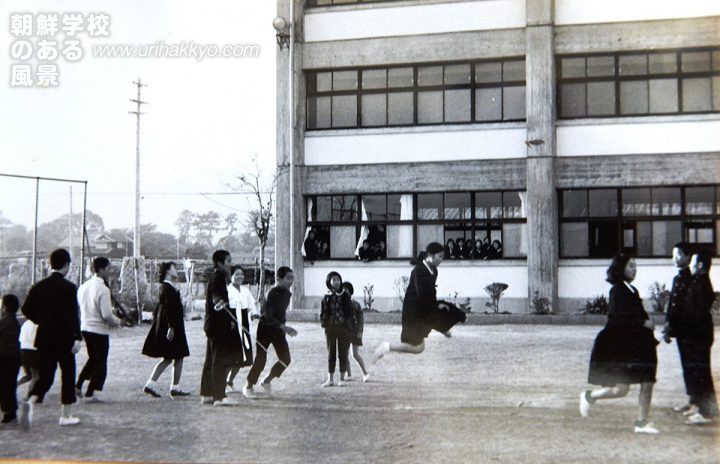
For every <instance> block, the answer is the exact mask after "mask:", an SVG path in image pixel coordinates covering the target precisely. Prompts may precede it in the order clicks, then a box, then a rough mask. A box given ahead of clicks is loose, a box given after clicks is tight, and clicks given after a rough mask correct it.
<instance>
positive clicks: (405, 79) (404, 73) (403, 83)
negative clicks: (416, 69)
mask: <svg viewBox="0 0 720 464" xmlns="http://www.w3.org/2000/svg"><path fill="white" fill-rule="evenodd" d="M414 83H415V78H414V77H413V68H390V69H388V87H412V86H413V84H414Z"/></svg>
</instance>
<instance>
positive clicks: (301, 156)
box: [270, 0, 305, 308]
mask: <svg viewBox="0 0 720 464" xmlns="http://www.w3.org/2000/svg"><path fill="white" fill-rule="evenodd" d="M291 1H292V2H294V5H293V7H294V18H293V45H292V54H293V69H292V77H291V76H290V71H289V65H290V50H288V49H287V48H283V49H277V50H276V51H277V53H276V56H277V58H276V63H277V68H276V69H277V70H276V73H277V75H276V79H277V80H276V82H277V97H276V98H277V101H276V108H277V109H276V127H277V129H276V145H275V147H276V164H277V193H276V199H275V266H276V268H277V267H280V266H290V267H292V268H293V271H294V273H295V285H294V288H293V302H292V304H291V307H292V308H298V307H300V305H301V304H302V299H303V296H304V283H303V277H304V272H303V257H302V249H301V247H302V243H303V239H304V226H305V203H304V201H303V197H302V191H303V188H302V186H303V179H302V177H303V176H302V174H303V172H304V168H303V166H304V160H305V149H304V142H303V141H304V137H305V76H304V74H303V72H302V61H301V57H302V43H303V39H302V38H303V31H302V27H303V15H304V5H305V2H304V1H303V0H278V2H277V16H279V17H283V18H285V19H287V20H290V2H291ZM270 27H272V26H270ZM290 79H292V86H293V88H292V101H290V99H291V95H290V93H291V91H290V88H289V84H290ZM291 111H292V113H293V123H292V127H290V126H289V124H290V118H289V116H290V112H291ZM291 166H293V168H292V180H291Z"/></svg>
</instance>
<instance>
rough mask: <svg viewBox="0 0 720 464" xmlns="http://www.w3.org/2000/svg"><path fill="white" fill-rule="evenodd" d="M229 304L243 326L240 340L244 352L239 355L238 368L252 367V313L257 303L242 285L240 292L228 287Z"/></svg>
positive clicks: (240, 331) (231, 286)
mask: <svg viewBox="0 0 720 464" xmlns="http://www.w3.org/2000/svg"><path fill="white" fill-rule="evenodd" d="M227 290H228V298H229V304H230V307H231V308H232V309H234V310H235V313H236V314H238V315H239V316H240V318H241V319H239V320H238V322H240V323H241V324H240V325H239V326H238V330H239V334H240V340H241V341H242V350H241V351H240V352H239V353H238V354H239V355H240V356H239V358H238V363H237V366H236V367H247V366H252V363H253V350H252V339H251V337H250V313H251V312H252V311H255V309H256V303H255V299H254V298H253V296H252V294H251V293H250V290H249V289H248V288H247V287H245V286H243V285H241V286H240V290H238V289H237V288H235V286H234V285H232V284H230V285H228V287H227Z"/></svg>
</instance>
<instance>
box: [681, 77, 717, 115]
mask: <svg viewBox="0 0 720 464" xmlns="http://www.w3.org/2000/svg"><path fill="white" fill-rule="evenodd" d="M710 86H711V81H710V78H709V77H700V78H693V79H683V80H682V98H683V108H682V109H683V111H710V110H711V109H712V96H711V95H712V94H711V90H710Z"/></svg>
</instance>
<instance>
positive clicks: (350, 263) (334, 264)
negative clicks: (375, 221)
mask: <svg viewBox="0 0 720 464" xmlns="http://www.w3.org/2000/svg"><path fill="white" fill-rule="evenodd" d="M526 266H527V260H526V259H525V258H506V259H495V260H492V261H472V260H470V261H462V260H461V261H450V260H446V261H443V263H442V264H441V265H440V269H441V270H442V268H443V267H446V268H447V267H482V268H485V267H487V268H492V267H526ZM304 267H305V269H312V268H313V267H317V268H348V267H352V268H362V267H365V268H368V269H373V268H387V267H392V268H395V267H401V268H408V267H411V266H410V258H407V259H400V260H395V259H388V260H380V261H371V262H369V263H363V262H361V261H355V260H343V259H330V260H325V261H315V264H310V261H307V260H306V261H305V262H304Z"/></svg>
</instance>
